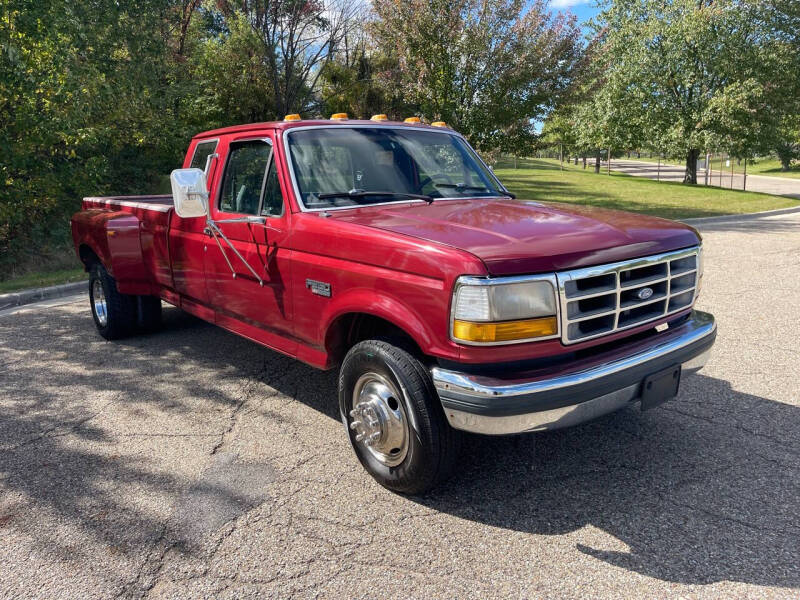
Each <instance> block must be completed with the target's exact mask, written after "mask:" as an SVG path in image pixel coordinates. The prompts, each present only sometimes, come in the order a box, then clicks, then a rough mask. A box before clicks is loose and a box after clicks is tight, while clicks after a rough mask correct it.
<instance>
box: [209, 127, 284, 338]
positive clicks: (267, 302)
mask: <svg viewBox="0 0 800 600" xmlns="http://www.w3.org/2000/svg"><path fill="white" fill-rule="evenodd" d="M272 144H273V140H272V137H266V136H264V137H260V138H258V139H244V140H233V141H231V143H230V145H229V148H228V153H227V160H226V163H225V167H224V171H223V173H222V177H221V178H220V180H219V189H218V190H217V191H216V194H215V198H214V202H213V204H212V207H211V214H212V218H213V219H214V220H215V221H216V222H217V223H218V227H219V229H220V231H221V232H222V234H224V236H225V237H226V238H227V239H228V241H229V242H230V245H228V243H226V241H225V240H224V239H220V237H219V236H218V237H217V238H216V239H214V236H213V234H212V232H211V231H210V230H206V236H208V237H209V238H211V239H209V240H208V243H207V251H206V262H205V265H206V266H205V270H206V277H207V282H208V288H209V297H210V301H211V304H212V306H213V307H214V310H215V313H216V322H217V323H218V324H219V325H222V326H224V327H227V328H228V329H232V330H234V331H238V332H239V333H242V334H244V335H247V336H248V337H251V338H254V339H257V340H258V341H261V342H263V343H266V344H267V345H270V346H273V347H278V348H280V349H283V350H286V348H285V340H280V339H279V338H277V337H274V336H276V335H277V336H281V335H285V334H287V333H289V332H290V328H291V309H292V307H291V302H290V299H289V293H288V288H287V282H288V281H289V273H288V272H289V264H290V262H289V260H288V250H286V249H285V247H284V246H283V244H284V241H285V239H286V231H287V226H286V220H287V217H286V212H287V211H286V203H285V201H284V194H283V192H282V190H281V187H280V181H279V177H278V175H277V165H276V162H275V160H276V156H275V153H274V152H273V145H272ZM242 217H264V219H265V224H264V225H261V224H253V223H225V220H227V219H236V218H242ZM231 246H233V248H235V249H236V250H237V251H238V254H239V255H240V256H241V258H240V256H239V255H237V253H236V252H234V250H233V248H231ZM242 259H244V261H246V262H247V265H249V266H250V267H251V268H252V271H251V270H250V269H248V267H247V265H245V264H244V262H243V260H242ZM253 272H254V273H255V275H254V274H253ZM259 279H260V281H259Z"/></svg>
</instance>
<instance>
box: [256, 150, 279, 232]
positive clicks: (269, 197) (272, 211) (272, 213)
mask: <svg viewBox="0 0 800 600" xmlns="http://www.w3.org/2000/svg"><path fill="white" fill-rule="evenodd" d="M281 215H283V194H282V193H281V185H280V183H279V182H278V169H277V168H276V167H275V156H274V155H273V157H272V160H271V161H270V162H269V170H268V171H267V185H266V186H264V202H263V203H262V205H261V216H264V217H280V216H281Z"/></svg>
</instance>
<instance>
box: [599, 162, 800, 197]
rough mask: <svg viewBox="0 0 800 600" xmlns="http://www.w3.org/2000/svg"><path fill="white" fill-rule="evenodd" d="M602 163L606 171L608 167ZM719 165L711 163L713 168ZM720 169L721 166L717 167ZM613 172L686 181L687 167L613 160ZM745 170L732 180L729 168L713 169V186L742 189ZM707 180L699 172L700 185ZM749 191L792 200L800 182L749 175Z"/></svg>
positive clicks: (711, 182)
mask: <svg viewBox="0 0 800 600" xmlns="http://www.w3.org/2000/svg"><path fill="white" fill-rule="evenodd" d="M605 164H606V163H605V162H603V168H605ZM715 165H716V163H715V164H712V168H713V167H714V166H715ZM716 166H718V165H716ZM611 170H612V171H620V172H621V173H627V174H628V175H634V176H636V177H647V178H648V179H656V178H661V179H662V180H663V181H683V175H684V173H685V171H686V168H685V167H676V166H675V165H665V164H662V165H661V168H660V170H659V166H658V163H655V162H654V163H650V162H643V161H639V160H622V159H618V160H617V159H613V160H612V161H611ZM741 171H742V167H736V168H735V173H734V174H733V181H731V172H730V169H723V170H722V171H721V172H720V171H719V170H718V169H716V168H714V169H713V171H710V172H709V175H710V176H711V181H710V185H713V186H716V187H723V188H726V189H727V188H731V187H733V189H735V190H741V189H742V186H743V185H744V176H743V175H742V173H741ZM703 181H704V171H698V172H697V182H698V183H700V184H702V183H703ZM746 188H747V191H750V192H762V193H764V194H773V195H775V196H789V197H790V198H800V179H791V178H789V177H768V176H765V175H748V176H747V186H746Z"/></svg>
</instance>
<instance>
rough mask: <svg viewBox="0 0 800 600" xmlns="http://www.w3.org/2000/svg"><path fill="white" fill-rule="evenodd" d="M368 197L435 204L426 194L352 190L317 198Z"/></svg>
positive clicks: (328, 193)
mask: <svg viewBox="0 0 800 600" xmlns="http://www.w3.org/2000/svg"><path fill="white" fill-rule="evenodd" d="M368 196H393V197H395V198H408V199H410V200H425V202H427V203H428V204H431V203H432V202H433V198H432V197H431V196H426V195H425V194H406V193H405V192H373V191H370V192H368V191H366V190H357V189H354V190H350V191H349V192H326V193H324V194H317V198H319V199H320V200H325V199H327V198H365V197H368Z"/></svg>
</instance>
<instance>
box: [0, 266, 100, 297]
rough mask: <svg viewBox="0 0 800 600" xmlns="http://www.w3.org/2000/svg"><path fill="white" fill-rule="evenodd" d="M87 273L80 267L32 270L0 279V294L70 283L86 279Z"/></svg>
mask: <svg viewBox="0 0 800 600" xmlns="http://www.w3.org/2000/svg"><path fill="white" fill-rule="evenodd" d="M88 277H89V275H87V274H86V273H85V272H84V270H83V269H82V268H80V267H78V268H74V269H55V270H52V271H50V270H43V271H32V272H30V273H26V274H24V275H20V276H18V277H12V278H11V279H6V280H5V281H0V294H6V293H9V292H16V291H19V290H24V289H28V288H37V287H45V286H48V285H58V284H60V283H71V282H73V281H82V280H84V279H87V278H88Z"/></svg>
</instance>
